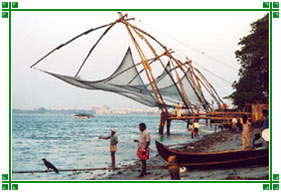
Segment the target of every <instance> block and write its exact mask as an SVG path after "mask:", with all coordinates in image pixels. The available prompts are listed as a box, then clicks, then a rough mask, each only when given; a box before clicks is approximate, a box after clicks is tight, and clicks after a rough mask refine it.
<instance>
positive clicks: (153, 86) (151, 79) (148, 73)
mask: <svg viewBox="0 0 281 192" xmlns="http://www.w3.org/2000/svg"><path fill="white" fill-rule="evenodd" d="M119 14H120V17H122V13H119ZM121 22H122V23H123V24H124V25H125V26H126V28H127V30H128V33H129V35H130V37H131V39H132V41H133V43H134V45H135V47H136V49H137V51H138V53H139V56H140V58H141V61H142V64H143V67H144V69H145V72H146V76H147V78H148V80H149V83H150V85H151V89H152V92H153V94H154V96H155V98H156V100H157V102H158V103H159V104H161V105H163V106H165V102H164V100H163V98H162V95H161V93H160V91H159V89H158V87H157V84H156V81H155V79H154V77H153V75H152V71H151V70H152V69H151V67H150V65H149V64H148V62H147V59H146V57H145V55H144V53H143V51H142V50H141V48H140V46H139V44H138V42H137V41H136V39H135V38H134V36H133V34H132V31H131V30H130V28H129V26H130V25H129V24H130V23H129V22H126V21H124V20H122V19H121ZM158 96H159V97H160V100H161V101H160V100H159V98H158ZM165 110H166V111H167V109H166V108H165ZM161 111H162V108H161Z"/></svg>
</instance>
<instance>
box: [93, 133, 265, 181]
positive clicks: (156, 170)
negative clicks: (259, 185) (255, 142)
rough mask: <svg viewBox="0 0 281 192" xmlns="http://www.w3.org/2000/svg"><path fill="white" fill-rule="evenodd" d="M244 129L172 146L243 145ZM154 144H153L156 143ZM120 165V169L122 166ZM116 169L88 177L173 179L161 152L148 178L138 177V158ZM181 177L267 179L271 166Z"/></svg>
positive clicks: (196, 172) (151, 164)
mask: <svg viewBox="0 0 281 192" xmlns="http://www.w3.org/2000/svg"><path fill="white" fill-rule="evenodd" d="M259 132H261V129H260V128H256V129H254V132H253V134H252V135H254V134H255V133H259ZM241 134H242V133H241V132H240V133H233V132H231V131H230V130H222V131H219V132H215V133H211V134H208V135H205V136H201V138H200V139H199V140H195V141H193V142H190V143H187V144H178V145H173V147H171V148H173V149H178V150H185V151H188V152H213V151H225V150H233V149H241V148H242V140H241ZM153 144H154V143H152V145H153ZM119 168H120V169H119ZM119 168H118V169H117V170H109V171H107V172H105V173H102V174H99V175H95V176H94V177H92V178H90V179H89V180H170V179H171V178H170V174H169V172H168V169H167V162H166V161H164V160H163V159H162V158H161V157H160V156H159V155H158V154H156V155H154V156H152V157H151V158H150V159H149V160H147V172H148V175H147V176H146V177H142V178H139V177H138V175H139V174H140V169H141V162H140V161H139V160H136V161H135V162H133V163H132V164H127V165H122V166H121V167H119ZM180 176H181V180H265V179H268V178H269V167H268V166H253V167H247V168H231V169H223V168H222V169H214V170H196V169H194V170H188V169H187V171H186V172H184V173H181V174H180Z"/></svg>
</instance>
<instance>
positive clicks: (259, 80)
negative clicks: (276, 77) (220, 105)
mask: <svg viewBox="0 0 281 192" xmlns="http://www.w3.org/2000/svg"><path fill="white" fill-rule="evenodd" d="M238 45H240V46H241V50H237V51H236V52H235V55H236V58H237V60H238V62H239V63H240V64H241V68H240V70H239V77H240V78H239V80H238V82H236V81H235V82H234V83H233V84H232V87H233V88H234V90H235V91H234V92H233V93H232V94H231V95H229V96H228V97H227V98H230V99H232V100H233V104H234V105H236V106H238V108H239V109H242V108H243V107H244V105H245V104H246V103H268V98H269V15H268V14H266V15H265V16H264V17H263V18H261V19H259V20H257V21H256V22H254V23H252V24H251V31H250V34H249V35H248V36H246V37H243V38H242V39H240V41H239V43H238Z"/></svg>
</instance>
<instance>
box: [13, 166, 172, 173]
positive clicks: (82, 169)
mask: <svg viewBox="0 0 281 192" xmlns="http://www.w3.org/2000/svg"><path fill="white" fill-rule="evenodd" d="M136 168H137V166H132V167H115V168H113V167H101V168H81V169H59V170H58V171H59V172H81V171H84V172H87V171H106V170H121V169H136ZM147 168H148V169H166V168H168V166H166V165H163V166H161V165H160V166H147ZM49 172H54V171H53V170H31V171H13V172H12V174H25V173H31V174H34V173H49Z"/></svg>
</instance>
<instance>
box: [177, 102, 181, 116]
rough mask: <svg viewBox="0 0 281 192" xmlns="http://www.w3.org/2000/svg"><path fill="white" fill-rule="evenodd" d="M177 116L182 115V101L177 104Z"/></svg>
mask: <svg viewBox="0 0 281 192" xmlns="http://www.w3.org/2000/svg"><path fill="white" fill-rule="evenodd" d="M177 117H181V105H180V103H178V104H177Z"/></svg>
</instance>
